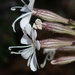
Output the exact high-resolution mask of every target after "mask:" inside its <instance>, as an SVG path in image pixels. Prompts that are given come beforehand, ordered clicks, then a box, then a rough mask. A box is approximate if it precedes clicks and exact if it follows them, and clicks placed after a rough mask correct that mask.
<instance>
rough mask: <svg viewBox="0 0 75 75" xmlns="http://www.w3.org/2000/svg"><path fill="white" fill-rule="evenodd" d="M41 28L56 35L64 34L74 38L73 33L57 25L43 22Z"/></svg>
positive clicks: (74, 34) (67, 28) (74, 33)
mask: <svg viewBox="0 0 75 75" xmlns="http://www.w3.org/2000/svg"><path fill="white" fill-rule="evenodd" d="M42 28H44V29H46V30H48V31H53V32H56V33H65V34H69V35H73V36H75V31H74V30H72V29H70V28H69V27H66V26H64V25H62V24H59V23H53V22H43V24H42Z"/></svg>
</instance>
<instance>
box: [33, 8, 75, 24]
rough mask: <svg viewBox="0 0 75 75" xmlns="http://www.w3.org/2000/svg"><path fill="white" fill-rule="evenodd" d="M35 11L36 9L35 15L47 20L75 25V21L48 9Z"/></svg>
mask: <svg viewBox="0 0 75 75" xmlns="http://www.w3.org/2000/svg"><path fill="white" fill-rule="evenodd" d="M33 11H34V12H33V15H35V16H37V17H40V18H41V19H43V20H46V21H50V22H59V23H64V24H70V25H75V21H73V20H71V19H67V18H64V17H61V16H59V15H57V14H55V13H53V12H51V11H48V10H42V9H33Z"/></svg>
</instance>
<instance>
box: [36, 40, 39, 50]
mask: <svg viewBox="0 0 75 75" xmlns="http://www.w3.org/2000/svg"><path fill="white" fill-rule="evenodd" d="M35 46H36V48H37V50H40V42H39V41H38V40H37V41H36V42H35Z"/></svg>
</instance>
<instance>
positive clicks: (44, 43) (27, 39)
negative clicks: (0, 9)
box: [9, 0, 75, 71]
mask: <svg viewBox="0 0 75 75" xmlns="http://www.w3.org/2000/svg"><path fill="white" fill-rule="evenodd" d="M21 1H22V2H23V3H24V6H23V7H21V6H15V7H12V8H11V10H13V11H15V10H16V8H20V11H21V12H23V14H22V15H21V16H19V17H18V18H17V19H16V20H15V21H14V22H13V24H12V27H13V30H14V32H16V30H15V24H16V22H17V21H18V20H19V19H21V20H20V27H21V29H22V32H23V36H22V38H21V40H20V43H21V44H23V46H10V47H9V50H10V51H11V54H21V56H22V57H23V58H24V59H28V62H27V66H30V68H31V70H32V71H36V70H37V68H39V65H38V62H37V58H36V49H37V50H38V51H39V50H40V49H41V48H42V49H43V53H45V54H47V55H46V57H45V60H44V62H43V64H41V65H40V66H41V68H43V67H44V66H45V65H46V62H47V60H48V61H51V64H53V65H62V64H67V63H71V62H73V61H75V56H67V57H65V56H64V57H60V58H57V59H54V55H55V53H56V51H75V43H74V42H75V40H73V39H68V38H56V39H53V38H49V39H44V40H36V38H37V30H43V29H45V30H47V31H52V32H55V33H60V34H68V35H71V36H75V31H74V29H73V28H74V27H75V21H73V20H69V19H66V18H64V17H61V16H59V15H57V14H55V13H53V12H51V11H48V10H41V9H34V8H33V6H34V2H35V0H29V4H28V5H27V4H26V3H25V2H24V1H23V0H21ZM32 15H35V16H37V17H40V18H41V19H43V20H45V22H42V21H41V19H36V20H35V23H33V25H31V24H30V19H31V16H32ZM60 23H62V24H60ZM64 24H65V25H64ZM24 45H25V46H24ZM15 48H19V49H20V50H19V51H18V52H16V51H12V49H15Z"/></svg>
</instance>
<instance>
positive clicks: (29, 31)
mask: <svg viewBox="0 0 75 75" xmlns="http://www.w3.org/2000/svg"><path fill="white" fill-rule="evenodd" d="M24 29H25V31H26V33H27V34H28V35H29V36H31V32H32V28H31V25H30V24H27V25H26V27H25V28H24Z"/></svg>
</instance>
